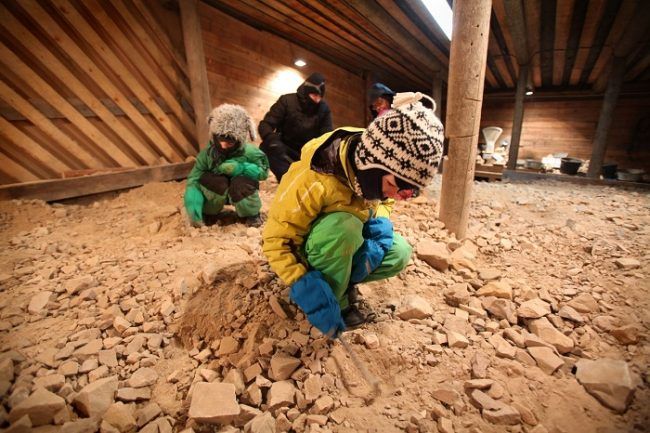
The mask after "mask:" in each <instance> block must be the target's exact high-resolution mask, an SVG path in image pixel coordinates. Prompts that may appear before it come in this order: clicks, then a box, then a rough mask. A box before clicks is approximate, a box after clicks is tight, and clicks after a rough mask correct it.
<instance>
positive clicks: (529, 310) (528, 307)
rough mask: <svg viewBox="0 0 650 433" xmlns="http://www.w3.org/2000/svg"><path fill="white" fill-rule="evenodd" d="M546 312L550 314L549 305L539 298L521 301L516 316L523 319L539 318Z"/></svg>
mask: <svg viewBox="0 0 650 433" xmlns="http://www.w3.org/2000/svg"><path fill="white" fill-rule="evenodd" d="M547 314H551V305H550V304H549V303H548V302H545V301H542V300H541V299H539V298H535V299H531V300H529V301H526V302H523V303H522V304H521V305H520V306H519V308H517V316H519V317H522V318H524V319H539V318H540V317H544V316H546V315H547Z"/></svg>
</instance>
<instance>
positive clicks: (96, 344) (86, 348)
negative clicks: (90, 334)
mask: <svg viewBox="0 0 650 433" xmlns="http://www.w3.org/2000/svg"><path fill="white" fill-rule="evenodd" d="M103 347H104V343H103V341H102V340H101V338H97V339H95V340H91V341H89V342H88V343H86V344H85V345H83V346H81V347H80V348H79V349H77V350H75V351H74V352H73V353H72V354H73V355H74V356H76V357H77V358H79V359H88V358H89V357H91V356H96V355H97V353H98V352H99V351H100V350H101V349H103Z"/></svg>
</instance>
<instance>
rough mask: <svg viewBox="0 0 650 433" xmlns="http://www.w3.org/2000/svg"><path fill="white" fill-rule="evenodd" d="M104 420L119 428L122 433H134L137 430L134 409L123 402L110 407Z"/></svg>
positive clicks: (103, 417)
mask: <svg viewBox="0 0 650 433" xmlns="http://www.w3.org/2000/svg"><path fill="white" fill-rule="evenodd" d="M102 420H103V421H106V422H107V423H108V424H110V425H112V426H113V427H115V428H117V430H118V431H120V433H133V432H135V430H136V421H135V417H134V416H133V408H132V407H131V405H126V404H124V403H121V402H117V403H113V404H112V405H110V406H109V408H108V410H107V411H106V412H105V413H104V415H103V416H102Z"/></svg>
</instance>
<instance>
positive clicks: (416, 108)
mask: <svg viewBox="0 0 650 433" xmlns="http://www.w3.org/2000/svg"><path fill="white" fill-rule="evenodd" d="M422 98H427V99H429V100H431V102H433V109H429V108H426V107H425V106H424V105H422V102H420V101H421V99H422ZM435 106H436V103H435V101H433V99H431V98H429V97H428V96H426V95H423V94H422V93H420V92H415V93H414V92H405V93H397V94H396V95H395V97H394V99H393V104H392V106H391V108H392V109H391V110H390V111H388V112H386V114H384V115H383V116H381V117H378V118H376V119H375V120H373V121H372V123H371V124H370V125H369V126H368V128H367V129H366V130H365V131H364V132H363V134H362V135H361V142H360V143H359V144H358V145H357V146H356V149H355V151H354V163H355V165H356V168H357V169H358V170H367V169H371V168H379V169H382V170H385V171H387V172H388V173H391V174H394V175H395V176H396V177H397V178H400V179H402V180H404V181H405V182H408V183H410V184H413V185H418V186H419V187H421V188H425V187H426V186H427V185H428V184H429V183H430V182H431V181H432V180H433V176H434V174H435V172H436V169H435V167H436V166H437V165H438V162H440V158H441V156H442V142H443V140H444V128H443V126H442V123H441V122H440V119H438V118H437V117H436V115H435V113H434V110H435Z"/></svg>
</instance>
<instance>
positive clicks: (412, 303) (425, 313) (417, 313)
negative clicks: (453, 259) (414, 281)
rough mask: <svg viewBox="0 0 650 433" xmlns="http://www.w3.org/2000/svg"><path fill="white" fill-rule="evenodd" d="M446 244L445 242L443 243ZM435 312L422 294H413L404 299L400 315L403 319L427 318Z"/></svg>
mask: <svg viewBox="0 0 650 433" xmlns="http://www.w3.org/2000/svg"><path fill="white" fill-rule="evenodd" d="M443 245H444V244H443ZM432 314H433V307H431V304H430V303H429V302H428V301H427V300H426V299H424V298H422V297H421V296H417V295H411V296H407V297H406V298H405V299H404V302H403V303H402V305H401V307H400V311H399V313H398V316H399V318H400V319H402V320H410V319H426V318H427V317H430V316H431V315H432Z"/></svg>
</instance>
